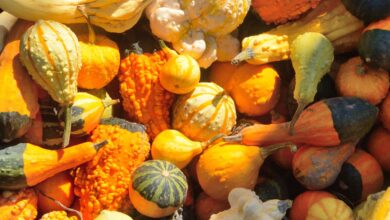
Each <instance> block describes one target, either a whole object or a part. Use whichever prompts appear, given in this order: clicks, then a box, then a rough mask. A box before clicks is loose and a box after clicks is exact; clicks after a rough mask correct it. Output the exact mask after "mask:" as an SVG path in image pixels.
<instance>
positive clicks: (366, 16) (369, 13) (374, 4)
mask: <svg viewBox="0 0 390 220" xmlns="http://www.w3.org/2000/svg"><path fill="white" fill-rule="evenodd" d="M341 1H342V2H343V4H344V5H345V8H347V10H348V11H349V12H351V14H353V15H354V16H356V17H358V18H359V19H361V20H363V21H364V23H365V24H369V23H371V22H374V21H377V20H380V19H383V18H385V17H387V16H389V15H390V2H388V1H381V0H358V1H354V0H341Z"/></svg>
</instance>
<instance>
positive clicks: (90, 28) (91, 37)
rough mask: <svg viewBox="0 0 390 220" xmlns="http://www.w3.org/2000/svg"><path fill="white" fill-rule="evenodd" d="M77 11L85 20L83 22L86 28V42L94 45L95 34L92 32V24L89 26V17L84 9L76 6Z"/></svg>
mask: <svg viewBox="0 0 390 220" xmlns="http://www.w3.org/2000/svg"><path fill="white" fill-rule="evenodd" d="M77 10H79V11H80V13H81V14H82V15H83V17H84V18H85V20H86V21H87V26H88V42H89V43H90V44H95V40H96V34H95V31H94V30H93V27H92V24H91V21H90V20H89V16H88V14H87V12H85V9H84V8H83V7H81V6H77Z"/></svg>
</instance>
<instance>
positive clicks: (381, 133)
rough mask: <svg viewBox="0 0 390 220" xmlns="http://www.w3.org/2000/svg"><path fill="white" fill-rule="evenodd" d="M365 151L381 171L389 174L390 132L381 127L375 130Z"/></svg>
mask: <svg viewBox="0 0 390 220" xmlns="http://www.w3.org/2000/svg"><path fill="white" fill-rule="evenodd" d="M367 149H368V152H369V153H370V154H371V155H372V156H373V157H374V158H375V159H376V160H377V161H378V163H379V164H380V165H381V167H382V169H383V170H384V171H386V172H390V131H389V130H387V129H385V128H383V127H377V128H375V129H374V130H373V132H372V133H371V134H370V137H369V139H368V143H367Z"/></svg>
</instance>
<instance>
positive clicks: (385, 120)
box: [379, 93, 390, 130]
mask: <svg viewBox="0 0 390 220" xmlns="http://www.w3.org/2000/svg"><path fill="white" fill-rule="evenodd" d="M379 120H380V122H381V123H382V125H383V127H385V128H386V129H387V130H390V93H389V94H387V96H386V98H385V100H383V102H382V105H381V107H380V111H379Z"/></svg>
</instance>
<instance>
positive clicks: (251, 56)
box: [232, 0, 363, 64]
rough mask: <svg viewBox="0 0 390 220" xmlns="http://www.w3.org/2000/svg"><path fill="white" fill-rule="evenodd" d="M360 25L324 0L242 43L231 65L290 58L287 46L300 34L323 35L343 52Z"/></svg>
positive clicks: (340, 6) (336, 0) (338, 4)
mask: <svg viewBox="0 0 390 220" xmlns="http://www.w3.org/2000/svg"><path fill="white" fill-rule="evenodd" d="M362 29H363V22H361V21H360V20H359V19H357V18H356V17H354V16H353V15H351V14H350V13H349V12H348V11H347V10H346V9H345V7H344V5H343V4H342V3H341V1H340V0H327V1H321V3H320V4H319V5H318V6H317V7H316V8H315V9H313V10H312V11H311V12H309V13H308V14H306V15H305V16H304V17H302V18H301V19H299V20H297V21H293V22H290V23H287V24H284V25H279V26H278V27H276V28H274V29H271V30H270V31H267V32H265V33H261V34H259V35H255V36H249V37H246V38H244V39H243V40H242V51H241V53H239V54H238V55H237V56H236V57H234V58H233V59H232V63H239V62H241V61H244V60H245V61H247V62H249V63H251V64H264V63H269V62H274V61H281V60H287V59H289V58H290V53H291V43H292V42H293V41H294V40H295V39H296V38H297V37H298V36H299V35H301V34H303V33H306V32H318V33H321V34H323V35H324V36H325V37H326V38H328V40H329V41H330V42H332V45H333V47H334V49H335V53H343V52H347V51H350V50H353V49H355V48H356V45H357V43H358V41H359V37H360V34H361V31H362Z"/></svg>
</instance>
